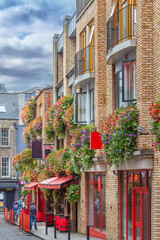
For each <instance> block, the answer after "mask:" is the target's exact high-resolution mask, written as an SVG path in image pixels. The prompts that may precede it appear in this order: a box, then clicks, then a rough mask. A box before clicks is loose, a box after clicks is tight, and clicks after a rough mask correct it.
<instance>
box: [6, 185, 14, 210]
mask: <svg viewBox="0 0 160 240" xmlns="http://www.w3.org/2000/svg"><path fill="white" fill-rule="evenodd" d="M13 202H14V190H13V191H6V204H5V206H6V208H8V210H11V209H12V204H13Z"/></svg>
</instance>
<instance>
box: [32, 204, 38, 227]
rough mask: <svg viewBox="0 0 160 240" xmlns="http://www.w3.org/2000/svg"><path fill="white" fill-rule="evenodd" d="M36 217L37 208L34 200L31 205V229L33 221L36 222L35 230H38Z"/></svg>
mask: <svg viewBox="0 0 160 240" xmlns="http://www.w3.org/2000/svg"><path fill="white" fill-rule="evenodd" d="M36 218H37V209H36V206H35V205H34V202H32V203H31V206H30V229H31V230H32V225H33V222H34V228H35V230H38V229H37V222H36Z"/></svg>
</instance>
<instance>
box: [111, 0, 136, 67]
mask: <svg viewBox="0 0 160 240" xmlns="http://www.w3.org/2000/svg"><path fill="white" fill-rule="evenodd" d="M135 47H136V7H135V5H133V4H131V5H128V6H127V7H124V8H123V9H121V10H119V11H118V12H116V13H115V14H114V15H113V16H112V17H110V19H109V20H108V22H107V63H108V64H114V63H115V62H116V61H118V60H120V59H121V58H122V57H123V56H124V55H126V54H128V53H130V52H131V51H133V50H134V49H135Z"/></svg>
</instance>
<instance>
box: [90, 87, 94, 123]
mask: <svg viewBox="0 0 160 240" xmlns="http://www.w3.org/2000/svg"><path fill="white" fill-rule="evenodd" d="M90 109H91V121H94V89H92V90H91V91H90Z"/></svg>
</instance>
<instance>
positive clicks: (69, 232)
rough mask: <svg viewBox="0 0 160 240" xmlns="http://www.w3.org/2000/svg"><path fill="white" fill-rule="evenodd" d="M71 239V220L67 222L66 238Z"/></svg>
mask: <svg viewBox="0 0 160 240" xmlns="http://www.w3.org/2000/svg"><path fill="white" fill-rule="evenodd" d="M70 239H71V222H70V221H69V222H68V240H70Z"/></svg>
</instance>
